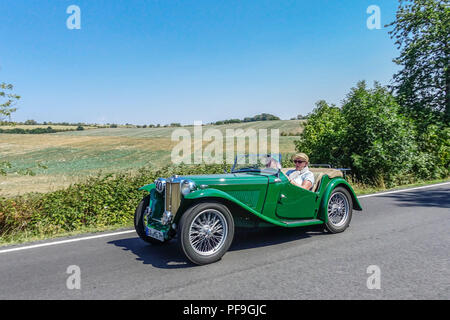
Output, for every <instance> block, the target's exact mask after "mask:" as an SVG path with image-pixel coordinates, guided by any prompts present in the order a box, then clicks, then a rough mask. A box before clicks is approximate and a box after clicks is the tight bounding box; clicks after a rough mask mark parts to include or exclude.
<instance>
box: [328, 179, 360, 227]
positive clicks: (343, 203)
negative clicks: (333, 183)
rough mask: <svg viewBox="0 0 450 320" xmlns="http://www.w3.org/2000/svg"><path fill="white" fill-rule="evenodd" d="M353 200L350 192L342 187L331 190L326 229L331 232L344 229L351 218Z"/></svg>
mask: <svg viewBox="0 0 450 320" xmlns="http://www.w3.org/2000/svg"><path fill="white" fill-rule="evenodd" d="M352 208H353V202H352V197H351V196H350V193H349V192H348V191H347V189H345V188H343V187H337V188H335V189H334V190H333V192H332V193H331V195H330V198H329V199H328V203H327V206H326V208H325V210H327V218H328V219H327V223H326V224H325V226H326V228H327V230H328V231H329V232H331V233H339V232H343V231H345V229H347V228H348V226H349V225H350V221H351V220H352Z"/></svg>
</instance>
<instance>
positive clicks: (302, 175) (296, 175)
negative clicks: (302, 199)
mask: <svg viewBox="0 0 450 320" xmlns="http://www.w3.org/2000/svg"><path fill="white" fill-rule="evenodd" d="M286 175H287V176H288V177H289V178H290V179H291V180H293V181H294V182H295V183H296V184H298V185H299V186H301V185H303V182H305V181H310V182H311V184H312V186H314V174H313V173H312V172H311V171H309V169H308V168H305V169H303V170H302V171H297V170H289V171H288V172H286ZM312 186H311V189H312Z"/></svg>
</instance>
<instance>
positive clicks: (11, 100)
mask: <svg viewBox="0 0 450 320" xmlns="http://www.w3.org/2000/svg"><path fill="white" fill-rule="evenodd" d="M12 90H13V86H12V85H11V84H7V83H4V82H3V83H1V84H0V121H3V120H5V119H7V118H8V119H11V114H12V113H13V112H15V111H16V110H17V108H14V106H15V105H16V103H17V101H18V100H19V99H20V96H18V95H16V94H14V93H12V92H11V91H12Z"/></svg>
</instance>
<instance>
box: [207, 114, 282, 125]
mask: <svg viewBox="0 0 450 320" xmlns="http://www.w3.org/2000/svg"><path fill="white" fill-rule="evenodd" d="M273 120H280V118H278V117H277V116H274V115H273V114H269V113H261V114H258V115H256V116H254V117H246V118H244V119H242V120H240V119H229V120H221V121H216V122H213V123H212V124H215V125H221V124H231V123H242V122H254V121H273Z"/></svg>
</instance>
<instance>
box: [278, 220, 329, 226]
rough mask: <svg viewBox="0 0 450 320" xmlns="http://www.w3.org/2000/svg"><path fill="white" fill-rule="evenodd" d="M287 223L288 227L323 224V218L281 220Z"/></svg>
mask: <svg viewBox="0 0 450 320" xmlns="http://www.w3.org/2000/svg"><path fill="white" fill-rule="evenodd" d="M281 222H282V223H284V224H285V225H286V227H289V228H294V227H303V226H312V225H316V224H323V221H322V220H319V219H311V220H283V221H281Z"/></svg>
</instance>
